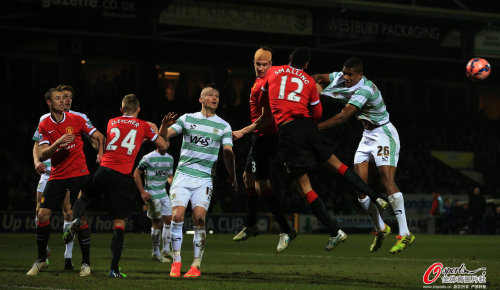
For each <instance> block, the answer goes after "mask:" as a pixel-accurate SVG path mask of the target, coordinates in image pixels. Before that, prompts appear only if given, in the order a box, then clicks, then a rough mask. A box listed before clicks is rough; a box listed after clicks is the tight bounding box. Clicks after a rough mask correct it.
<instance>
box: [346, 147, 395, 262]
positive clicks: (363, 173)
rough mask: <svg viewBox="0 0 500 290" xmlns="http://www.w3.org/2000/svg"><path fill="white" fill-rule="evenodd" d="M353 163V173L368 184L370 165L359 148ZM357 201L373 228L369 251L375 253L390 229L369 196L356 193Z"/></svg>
mask: <svg viewBox="0 0 500 290" xmlns="http://www.w3.org/2000/svg"><path fill="white" fill-rule="evenodd" d="M365 160H366V161H365ZM361 161H362V162H361ZM358 162H359V163H358ZM354 163H355V164H354V171H355V172H356V173H357V174H358V175H359V177H361V179H363V181H364V182H365V183H367V184H368V171H369V170H368V168H369V167H370V163H369V162H368V156H366V155H364V154H362V153H361V151H360V150H359V148H358V151H357V152H356V154H355V157H354ZM358 201H359V203H360V204H361V207H362V208H363V210H364V211H365V212H366V214H368V216H369V217H370V219H371V220H372V223H373V225H374V226H375V231H376V233H375V238H374V239H373V242H372V244H371V245H370V249H369V250H370V252H375V251H377V250H378V249H379V248H380V247H382V242H383V241H384V239H385V238H386V237H387V236H388V235H389V234H390V233H391V228H390V227H389V226H388V225H386V224H385V223H384V221H383V220H382V217H381V216H380V213H379V211H378V208H377V206H376V205H375V202H374V201H373V200H372V199H371V198H370V197H369V196H366V195H363V194H361V193H358Z"/></svg>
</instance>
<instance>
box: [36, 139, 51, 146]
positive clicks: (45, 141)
mask: <svg viewBox="0 0 500 290" xmlns="http://www.w3.org/2000/svg"><path fill="white" fill-rule="evenodd" d="M43 144H49V145H50V142H49V140H44V141H41V142H40V143H38V145H43Z"/></svg>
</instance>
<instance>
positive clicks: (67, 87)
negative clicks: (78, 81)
mask: <svg viewBox="0 0 500 290" xmlns="http://www.w3.org/2000/svg"><path fill="white" fill-rule="evenodd" d="M57 88H58V89H59V90H60V91H61V92H62V91H70V92H71V95H72V96H74V95H75V90H74V89H73V87H72V86H70V85H63V84H60V85H58V86H57Z"/></svg>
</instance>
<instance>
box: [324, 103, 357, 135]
mask: <svg viewBox="0 0 500 290" xmlns="http://www.w3.org/2000/svg"><path fill="white" fill-rule="evenodd" d="M357 111H358V107H356V106H354V105H351V104H347V105H345V107H344V108H343V109H342V111H341V112H340V113H338V114H336V115H335V116H333V117H331V118H330V119H328V120H325V121H323V122H321V123H319V124H318V129H320V130H323V129H328V128H331V127H334V126H336V125H338V124H342V123H344V122H346V121H347V120H349V118H350V117H351V116H352V115H354V113H356V112H357Z"/></svg>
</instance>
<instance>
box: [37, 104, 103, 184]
mask: <svg viewBox="0 0 500 290" xmlns="http://www.w3.org/2000/svg"><path fill="white" fill-rule="evenodd" d="M38 130H39V132H40V133H41V135H42V138H41V139H40V141H39V144H40V145H43V144H48V145H51V144H52V143H54V142H55V141H57V139H59V138H60V137H61V136H62V135H64V134H66V133H72V134H73V135H75V139H74V140H73V142H71V143H69V144H67V145H66V146H64V147H59V148H57V150H56V152H55V153H54V155H52V157H51V159H52V171H51V172H50V177H49V180H52V179H66V178H71V177H77V176H83V175H88V174H89V170H88V169H87V162H86V161H85V154H84V153H83V141H82V133H83V132H85V133H86V134H87V135H89V136H90V135H92V134H93V133H94V132H95V131H96V128H94V126H92V125H91V124H90V123H87V121H85V119H84V118H82V117H80V116H78V115H75V114H72V113H67V112H64V116H63V119H62V121H61V122H57V121H56V120H54V119H53V118H52V116H49V117H48V118H45V119H44V120H43V121H42V122H41V123H40V125H39V127H38Z"/></svg>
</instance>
